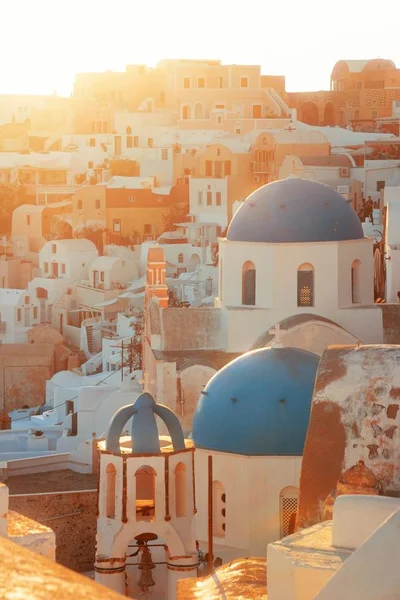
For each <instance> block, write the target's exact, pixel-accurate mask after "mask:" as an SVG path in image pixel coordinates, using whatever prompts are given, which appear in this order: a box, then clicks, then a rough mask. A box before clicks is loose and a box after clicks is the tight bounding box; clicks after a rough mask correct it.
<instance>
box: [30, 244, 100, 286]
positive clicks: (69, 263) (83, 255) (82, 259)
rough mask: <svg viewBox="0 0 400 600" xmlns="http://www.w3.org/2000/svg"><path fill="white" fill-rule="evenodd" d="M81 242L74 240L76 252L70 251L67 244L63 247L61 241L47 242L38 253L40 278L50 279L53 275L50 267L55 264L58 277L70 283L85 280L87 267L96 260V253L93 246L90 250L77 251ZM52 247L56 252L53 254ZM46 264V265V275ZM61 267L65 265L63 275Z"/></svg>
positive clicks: (87, 272)
mask: <svg viewBox="0 0 400 600" xmlns="http://www.w3.org/2000/svg"><path fill="white" fill-rule="evenodd" d="M71 241H73V240H67V242H71ZM82 241H83V240H76V242H77V250H76V251H74V250H73V249H71V246H70V245H69V244H68V245H67V246H64V245H63V243H62V240H52V241H50V242H47V243H46V244H45V245H44V246H43V248H42V249H41V250H40V252H39V266H40V268H41V269H42V276H43V277H51V276H52V274H53V270H52V269H53V267H52V265H54V264H55V263H56V264H57V265H58V277H60V278H63V279H69V280H71V281H80V280H87V279H88V274H89V265H90V264H91V262H92V261H93V260H94V259H95V258H97V256H98V251H97V249H96V247H95V245H94V244H92V246H93V247H92V248H88V249H85V250H79V249H78V247H79V243H80V242H82ZM53 247H54V248H55V250H56V251H55V252H53ZM46 264H47V265H48V272H47V273H46V268H45V265H46ZM62 265H65V273H63V267H62Z"/></svg>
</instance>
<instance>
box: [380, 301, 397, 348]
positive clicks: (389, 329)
mask: <svg viewBox="0 0 400 600" xmlns="http://www.w3.org/2000/svg"><path fill="white" fill-rule="evenodd" d="M380 308H381V310H382V325H383V342H384V343H385V344H400V305H399V304H382V305H381V307H380Z"/></svg>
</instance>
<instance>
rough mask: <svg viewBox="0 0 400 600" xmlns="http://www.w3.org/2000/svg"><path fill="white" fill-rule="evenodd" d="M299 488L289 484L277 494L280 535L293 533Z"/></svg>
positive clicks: (284, 535)
mask: <svg viewBox="0 0 400 600" xmlns="http://www.w3.org/2000/svg"><path fill="white" fill-rule="evenodd" d="M298 499H299V490H298V489H297V488H296V487H294V486H292V485H289V486H288V487H285V488H283V490H281V493H280V494H279V506H280V524H281V537H286V536H287V535H291V534H292V533H294V530H295V527H296V515H297V504H298Z"/></svg>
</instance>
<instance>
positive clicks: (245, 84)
mask: <svg viewBox="0 0 400 600" xmlns="http://www.w3.org/2000/svg"><path fill="white" fill-rule="evenodd" d="M240 87H241V88H247V87H249V78H248V77H241V78H240Z"/></svg>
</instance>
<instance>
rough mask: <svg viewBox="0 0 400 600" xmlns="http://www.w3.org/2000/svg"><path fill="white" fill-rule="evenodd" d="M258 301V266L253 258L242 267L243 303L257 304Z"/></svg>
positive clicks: (247, 304) (246, 304) (248, 304)
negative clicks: (252, 260) (256, 266)
mask: <svg viewBox="0 0 400 600" xmlns="http://www.w3.org/2000/svg"><path fill="white" fill-rule="evenodd" d="M255 303H256V268H255V266H254V263H252V262H251V260H248V261H247V262H245V263H244V265H243V267H242V304H243V305H244V306H255Z"/></svg>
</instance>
